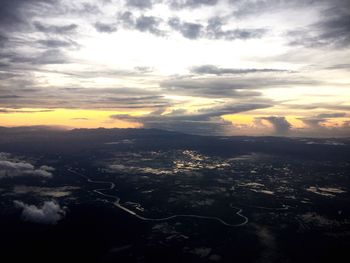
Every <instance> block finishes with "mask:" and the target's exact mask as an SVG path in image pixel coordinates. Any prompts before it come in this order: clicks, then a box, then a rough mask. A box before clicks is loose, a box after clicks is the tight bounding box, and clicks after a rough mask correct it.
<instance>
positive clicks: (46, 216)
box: [14, 200, 66, 224]
mask: <svg viewBox="0 0 350 263" xmlns="http://www.w3.org/2000/svg"><path fill="white" fill-rule="evenodd" d="M14 203H15V205H16V207H18V208H21V209H22V219H23V220H25V221H29V222H34V223H39V224H57V222H58V221H60V220H61V219H63V218H64V217H65V215H66V211H65V209H64V208H61V206H60V205H59V204H58V203H56V202H55V201H45V202H44V204H43V205H42V206H35V205H28V204H25V203H23V202H22V201H18V200H16V201H14Z"/></svg>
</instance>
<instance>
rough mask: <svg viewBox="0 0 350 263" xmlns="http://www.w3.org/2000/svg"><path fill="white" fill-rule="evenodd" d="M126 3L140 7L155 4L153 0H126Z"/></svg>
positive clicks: (145, 7) (146, 7) (148, 7)
mask: <svg viewBox="0 0 350 263" xmlns="http://www.w3.org/2000/svg"><path fill="white" fill-rule="evenodd" d="M126 5H127V6H129V7H134V8H138V9H150V8H152V6H153V1H152V0H126Z"/></svg>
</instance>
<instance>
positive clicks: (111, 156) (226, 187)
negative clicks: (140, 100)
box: [0, 128, 350, 263]
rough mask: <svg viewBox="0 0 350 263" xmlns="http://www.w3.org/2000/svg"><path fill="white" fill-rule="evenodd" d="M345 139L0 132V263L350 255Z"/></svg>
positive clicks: (347, 258) (335, 258)
mask: <svg viewBox="0 0 350 263" xmlns="http://www.w3.org/2000/svg"><path fill="white" fill-rule="evenodd" d="M349 156H350V139H302V138H298V139H291V138H277V137H258V138H257V137H203V136H193V135H185V134H180V133H173V132H167V131H160V130H143V129H121V130H119V129H111V130H108V129H95V130H83V129H81V130H73V131H54V130H48V129H42V128H38V129H36V128H32V129H30V128H0V194H1V199H0V237H1V238H0V255H1V258H9V259H10V260H8V261H3V260H1V261H2V262H22V261H20V260H23V261H24V260H25V261H28V262H29V261H30V262H31V261H32V260H33V262H56V261H57V262H63V261H73V262H74V261H76V262H308V263H310V262H350V255H349V249H350V195H349V191H350V158H349Z"/></svg>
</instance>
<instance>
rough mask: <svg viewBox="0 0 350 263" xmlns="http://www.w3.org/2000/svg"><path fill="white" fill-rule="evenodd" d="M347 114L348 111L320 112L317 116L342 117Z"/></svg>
mask: <svg viewBox="0 0 350 263" xmlns="http://www.w3.org/2000/svg"><path fill="white" fill-rule="evenodd" d="M345 116H346V113H344V112H337V113H322V114H318V115H317V116H316V117H318V118H342V117H345Z"/></svg>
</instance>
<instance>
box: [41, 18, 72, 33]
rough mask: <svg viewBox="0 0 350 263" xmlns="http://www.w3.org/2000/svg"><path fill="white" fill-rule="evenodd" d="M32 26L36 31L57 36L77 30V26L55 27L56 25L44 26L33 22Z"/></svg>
mask: <svg viewBox="0 0 350 263" xmlns="http://www.w3.org/2000/svg"><path fill="white" fill-rule="evenodd" d="M34 26H35V28H36V29H37V30H39V31H41V32H44V33H50V34H58V35H62V34H70V33H72V32H74V31H75V30H76V29H77V28H78V25H76V24H69V25H62V26H56V25H44V24H42V23H40V22H38V21H36V22H34Z"/></svg>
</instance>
